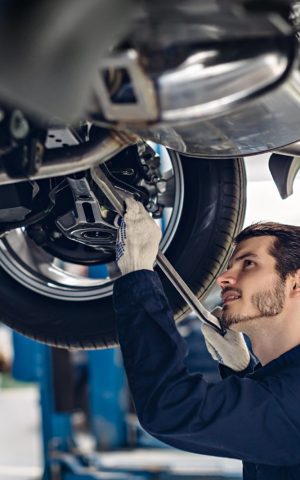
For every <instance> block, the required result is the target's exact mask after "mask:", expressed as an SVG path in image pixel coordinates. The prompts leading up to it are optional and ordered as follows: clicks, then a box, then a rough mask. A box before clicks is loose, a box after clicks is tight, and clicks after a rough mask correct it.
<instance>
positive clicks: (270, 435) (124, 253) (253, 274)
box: [114, 199, 300, 480]
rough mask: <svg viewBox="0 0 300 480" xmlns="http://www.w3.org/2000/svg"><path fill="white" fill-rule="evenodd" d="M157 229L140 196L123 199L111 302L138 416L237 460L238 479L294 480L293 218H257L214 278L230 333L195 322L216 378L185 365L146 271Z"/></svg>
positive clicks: (297, 444) (298, 372) (165, 433)
mask: <svg viewBox="0 0 300 480" xmlns="http://www.w3.org/2000/svg"><path fill="white" fill-rule="evenodd" d="M160 239H161V232H160V229H159V227H158V226H157V225H156V223H155V222H154V220H153V219H152V218H151V217H150V216H149V214H148V213H147V212H146V210H145V209H144V207H143V206H142V204H141V203H138V202H136V201H135V200H133V199H127V200H126V213H125V216H124V219H123V221H122V224H121V227H120V228H119V235H118V241H117V262H118V265H119V268H120V270H121V272H122V277H121V278H119V279H118V280H117V281H116V283H115V287H114V305H115V311H116V317H117V325H118V332H119V340H120V345H121V350H122V354H123V359H124V365H125V368H126V372H127V377H128V381H129V386H130V390H131V393H132V396H133V400H134V403H135V407H136V412H137V415H138V418H139V420H140V423H141V425H142V426H143V428H144V429H145V430H146V431H148V432H149V433H150V434H151V435H153V436H154V437H156V438H158V439H159V440H161V441H162V442H165V443H166V444H169V445H172V446H173V447H176V448H180V449H183V450H187V451H190V452H194V453H201V454H206V455H215V456H222V457H231V458H236V459H241V460H243V474H244V479H245V480H254V479H255V480H266V479H268V480H269V479H272V480H279V479H280V480H286V479H289V480H290V479H294V480H295V479H297V480H299V479H300V227H295V226H289V225H282V224H277V223H271V222H268V223H258V224H254V225H251V226H249V227H247V228H246V229H244V230H243V231H242V232H241V233H240V234H239V235H238V236H237V237H236V239H235V249H234V251H233V255H232V257H231V259H230V261H229V264H228V269H227V270H226V271H225V272H224V273H222V274H221V275H220V276H219V277H218V279H217V283H218V285H219V286H220V287H221V290H222V298H223V309H222V315H221V317H220V322H221V323H222V324H223V326H224V327H225V328H226V329H227V333H226V334H225V336H224V337H222V336H221V335H220V334H219V333H218V332H217V331H215V330H214V329H213V328H212V327H210V326H207V325H205V326H203V329H202V330H203V334H204V337H205V340H206V343H207V346H208V349H209V351H210V353H211V354H212V355H213V357H214V358H215V359H218V360H219V362H221V365H220V372H221V376H222V380H220V381H219V382H217V383H214V384H212V383H207V382H206V381H205V380H204V379H203V377H202V375H201V374H198V373H197V374H189V373H188V371H187V369H186V366H185V356H186V354H187V346H186V343H185V341H184V340H183V338H182V337H181V336H180V334H179V333H178V330H177V328H176V326H175V322H174V320H173V316H172V311H171V309H170V307H169V304H168V300H167V298H166V296H165V294H164V291H163V288H162V285H161V282H160V279H159V277H158V275H157V273H156V272H155V271H153V265H154V263H155V258H156V255H157V252H158V245H159V241H160ZM241 332H243V333H245V334H246V335H248V336H249V338H250V340H251V343H252V349H253V352H254V353H255V356H256V357H257V358H258V359H259V363H257V361H256V360H255V357H254V356H253V355H252V354H250V353H249V351H248V349H247V347H246V344H245V341H244V338H243V334H242V333H241ZM256 363H257V364H256Z"/></svg>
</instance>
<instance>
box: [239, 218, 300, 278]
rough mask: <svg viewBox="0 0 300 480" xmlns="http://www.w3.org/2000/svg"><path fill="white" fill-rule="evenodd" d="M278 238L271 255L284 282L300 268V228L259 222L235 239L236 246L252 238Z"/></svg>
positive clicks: (271, 249)
mask: <svg viewBox="0 0 300 480" xmlns="http://www.w3.org/2000/svg"><path fill="white" fill-rule="evenodd" d="M265 236H273V237H276V238H275V240H274V243H273V245H272V246H271V248H270V250H269V253H270V255H272V257H274V258H275V260H276V270H277V271H278V273H279V275H280V277H281V279H282V280H285V279H286V277H287V276H288V275H289V274H293V273H295V272H296V270H298V269H299V268H300V227H297V226H295V225H285V224H283V223H275V222H258V223H254V224H252V225H249V226H248V227H246V228H244V230H242V231H241V232H240V233H239V234H238V235H237V236H236V237H235V239H234V243H235V245H238V244H239V243H241V242H242V241H243V240H246V239H248V238H252V237H265Z"/></svg>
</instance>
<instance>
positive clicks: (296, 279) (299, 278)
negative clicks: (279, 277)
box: [292, 268, 300, 297]
mask: <svg viewBox="0 0 300 480" xmlns="http://www.w3.org/2000/svg"><path fill="white" fill-rule="evenodd" d="M292 285H293V289H292V296H293V297H298V296H299V297H300V268H299V269H298V270H297V271H296V272H295V274H294V275H293V283H292Z"/></svg>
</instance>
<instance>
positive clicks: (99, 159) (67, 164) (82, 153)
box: [0, 132, 138, 185]
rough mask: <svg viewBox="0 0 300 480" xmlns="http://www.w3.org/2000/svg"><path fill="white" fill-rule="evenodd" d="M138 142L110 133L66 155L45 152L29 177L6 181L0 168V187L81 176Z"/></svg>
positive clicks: (8, 177) (60, 151) (130, 137)
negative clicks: (41, 161)
mask: <svg viewBox="0 0 300 480" xmlns="http://www.w3.org/2000/svg"><path fill="white" fill-rule="evenodd" d="M137 141H138V137H136V136H135V135H130V136H129V135H127V134H124V133H120V134H119V133H117V132H110V134H109V135H108V136H107V137H104V138H101V139H100V140H98V139H97V140H93V141H91V142H89V143H86V144H81V145H76V146H74V147H70V148H69V150H68V152H67V153H66V152H65V150H64V148H59V149H55V150H54V149H53V150H50V149H49V150H47V151H46V154H45V158H44V160H43V163H42V165H41V166H40V168H39V170H38V171H37V172H36V173H35V174H34V175H31V176H29V177H26V176H24V177H18V178H12V177H10V176H9V175H8V174H7V173H6V172H5V171H4V170H3V167H2V168H1V167H0V185H7V184H10V183H18V182H23V181H26V180H39V179H42V178H50V177H59V176H62V175H69V174H71V173H76V172H81V171H83V170H86V169H88V168H91V167H93V166H95V165H99V164H101V163H104V162H106V161H107V160H109V159H110V158H111V157H113V156H114V155H117V154H118V153H119V152H121V151H122V150H124V148H126V147H128V146H129V145H132V144H134V143H136V142H137Z"/></svg>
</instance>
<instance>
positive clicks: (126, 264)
mask: <svg viewBox="0 0 300 480" xmlns="http://www.w3.org/2000/svg"><path fill="white" fill-rule="evenodd" d="M125 204H126V213H125V215H124V217H123V218H122V221H121V226H120V228H119V230H118V236H117V243H116V261H117V264H118V267H119V269H120V270H121V273H122V275H126V274H127V273H130V272H134V271H136V270H144V269H145V270H153V265H154V262H155V259H156V256H157V253H158V247H159V242H160V240H161V236H162V234H161V230H160V228H159V226H158V225H157V224H156V223H155V221H154V220H153V219H152V217H150V215H149V213H148V212H147V211H146V210H145V208H144V207H143V205H142V204H141V203H140V202H137V201H136V200H134V199H133V198H126V199H125Z"/></svg>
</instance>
